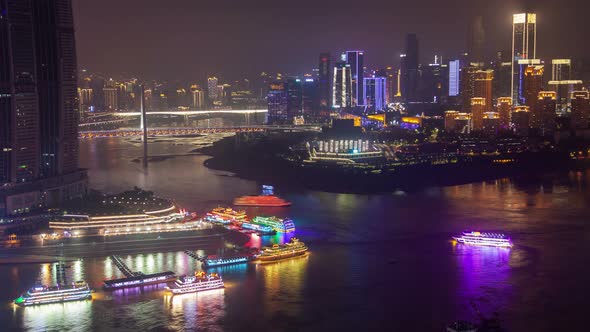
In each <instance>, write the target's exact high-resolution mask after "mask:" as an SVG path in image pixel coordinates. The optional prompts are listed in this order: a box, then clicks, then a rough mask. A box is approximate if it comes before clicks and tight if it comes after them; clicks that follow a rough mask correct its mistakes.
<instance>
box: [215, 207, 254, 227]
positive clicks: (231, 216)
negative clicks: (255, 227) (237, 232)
mask: <svg viewBox="0 0 590 332" xmlns="http://www.w3.org/2000/svg"><path fill="white" fill-rule="evenodd" d="M245 220H246V211H244V210H240V211H236V210H234V209H232V208H224V207H217V208H215V209H213V210H211V212H207V214H206V215H205V221H208V222H210V223H214V224H222V225H227V224H231V223H242V222H243V221H245Z"/></svg>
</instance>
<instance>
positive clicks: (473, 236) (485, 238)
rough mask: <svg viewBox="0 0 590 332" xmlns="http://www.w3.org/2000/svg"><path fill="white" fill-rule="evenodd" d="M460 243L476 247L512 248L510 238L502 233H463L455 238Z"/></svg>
mask: <svg viewBox="0 0 590 332" xmlns="http://www.w3.org/2000/svg"><path fill="white" fill-rule="evenodd" d="M453 239H454V240H455V241H457V242H458V243H463V244H467V245H474V246H492V247H505V248H510V247H512V241H511V240H510V238H509V237H507V236H506V235H504V234H500V233H484V232H463V234H462V235H461V236H455V237H453Z"/></svg>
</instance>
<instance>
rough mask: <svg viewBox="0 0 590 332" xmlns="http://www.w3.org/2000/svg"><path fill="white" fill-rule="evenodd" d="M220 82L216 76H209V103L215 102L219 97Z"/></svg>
mask: <svg viewBox="0 0 590 332" xmlns="http://www.w3.org/2000/svg"><path fill="white" fill-rule="evenodd" d="M218 83H219V80H218V79H217V77H215V76H212V77H208V78H207V97H208V98H209V104H213V102H214V101H216V100H217V99H218V98H219V90H218V88H217V87H218V85H219V84H218Z"/></svg>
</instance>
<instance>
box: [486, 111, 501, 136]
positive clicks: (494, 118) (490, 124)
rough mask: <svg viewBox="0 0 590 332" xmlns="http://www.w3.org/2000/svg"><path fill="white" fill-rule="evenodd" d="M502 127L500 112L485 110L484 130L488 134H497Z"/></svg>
mask: <svg viewBox="0 0 590 332" xmlns="http://www.w3.org/2000/svg"><path fill="white" fill-rule="evenodd" d="M499 128H500V116H499V114H498V112H485V113H484V114H483V128H482V131H483V132H484V133H486V134H488V135H496V134H497V133H498V129H499Z"/></svg>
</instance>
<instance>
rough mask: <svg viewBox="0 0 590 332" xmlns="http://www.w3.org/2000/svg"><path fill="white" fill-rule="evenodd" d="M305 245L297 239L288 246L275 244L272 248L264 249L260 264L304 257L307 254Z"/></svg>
mask: <svg viewBox="0 0 590 332" xmlns="http://www.w3.org/2000/svg"><path fill="white" fill-rule="evenodd" d="M307 250H308V249H307V247H306V246H305V243H303V242H301V241H299V239H297V238H291V241H289V242H288V243H286V244H282V245H280V244H273V245H272V246H270V247H265V248H263V249H262V253H261V254H260V256H258V261H260V262H272V261H278V260H281V259H285V258H291V257H297V256H303V255H305V254H306V253H307Z"/></svg>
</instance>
